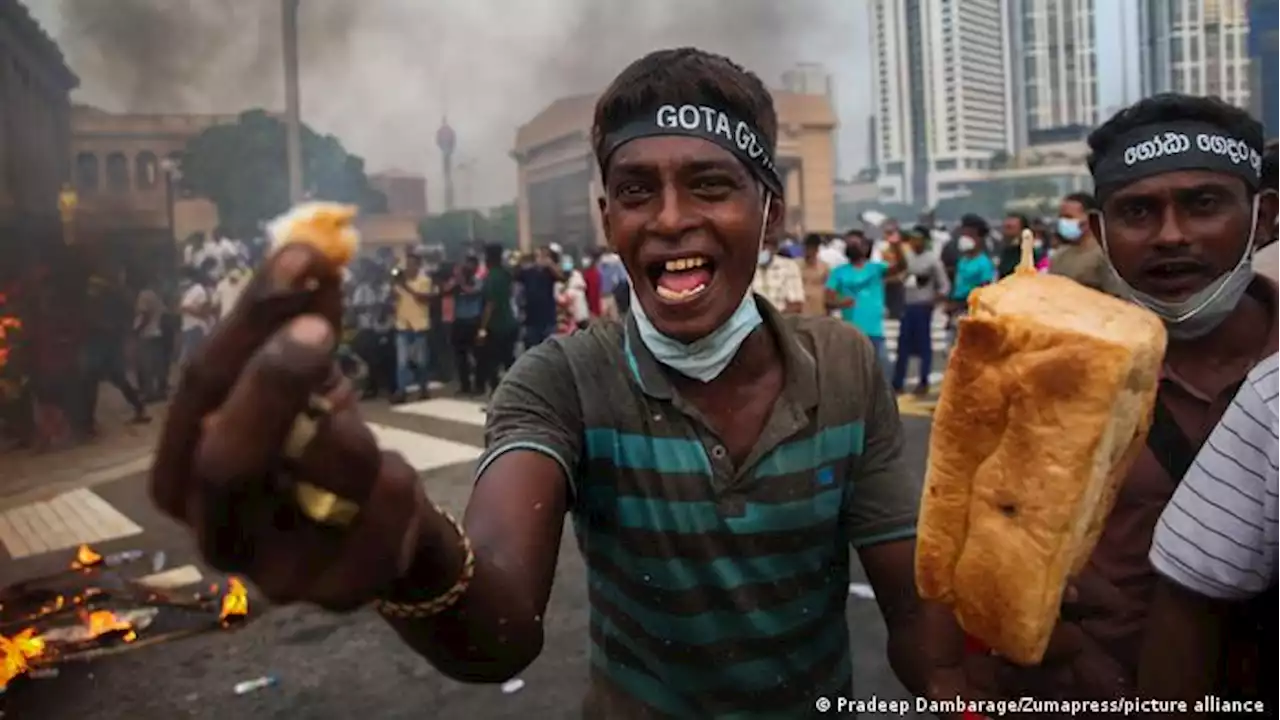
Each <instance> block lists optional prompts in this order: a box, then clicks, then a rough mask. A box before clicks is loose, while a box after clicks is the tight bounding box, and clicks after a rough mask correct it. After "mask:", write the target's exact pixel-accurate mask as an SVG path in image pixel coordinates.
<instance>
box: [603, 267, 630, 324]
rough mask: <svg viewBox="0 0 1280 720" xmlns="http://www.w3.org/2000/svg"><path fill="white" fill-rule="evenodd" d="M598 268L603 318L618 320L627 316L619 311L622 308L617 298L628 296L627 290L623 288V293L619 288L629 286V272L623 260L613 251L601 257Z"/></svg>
mask: <svg viewBox="0 0 1280 720" xmlns="http://www.w3.org/2000/svg"><path fill="white" fill-rule="evenodd" d="M598 266H599V268H600V295H601V300H600V304H601V314H602V315H603V317H606V318H609V319H611V320H617V319H618V318H620V317H622V316H623V315H625V314H626V312H625V311H620V310H619V308H620V307H622V306H621V305H619V303H618V300H617V298H618V295H619V294H621V295H623V296H624V297H625V296H626V293H627V290H626V288H625V287H623V288H622V291H621V292H620V291H619V288H620V287H622V286H626V285H627V270H626V268H624V267H623V266H622V260H620V259H619V258H618V254H617V253H615V252H612V251H608V252H605V253H604V254H603V255H601V256H600V262H599V263H598ZM624 305H625V301H624Z"/></svg>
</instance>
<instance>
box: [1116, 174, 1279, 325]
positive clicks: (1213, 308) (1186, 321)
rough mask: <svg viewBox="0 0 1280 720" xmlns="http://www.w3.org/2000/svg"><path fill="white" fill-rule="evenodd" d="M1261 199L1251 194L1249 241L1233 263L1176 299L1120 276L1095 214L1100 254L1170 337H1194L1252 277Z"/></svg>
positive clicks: (1217, 320) (1219, 317) (1229, 306)
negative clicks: (1142, 288)
mask: <svg viewBox="0 0 1280 720" xmlns="http://www.w3.org/2000/svg"><path fill="white" fill-rule="evenodd" d="M1261 200H1262V196H1261V195H1255V196H1254V198H1253V211H1252V213H1251V214H1250V216H1249V217H1250V223H1249V241H1248V242H1247V243H1246V244H1245V247H1244V250H1243V251H1242V252H1241V255H1240V259H1239V260H1238V261H1236V264H1235V266H1234V267H1232V268H1231V269H1230V270H1228V271H1227V272H1225V273H1223V274H1222V275H1220V276H1218V277H1217V278H1216V279H1214V280H1213V282H1211V283H1209V284H1208V285H1206V286H1204V287H1203V288H1201V289H1200V290H1198V291H1196V292H1195V293H1194V294H1192V295H1191V296H1190V297H1188V298H1186V299H1185V300H1178V301H1176V302H1170V301H1168V300H1161V299H1160V298H1157V297H1154V296H1152V295H1148V294H1147V293H1144V292H1142V291H1140V290H1137V289H1135V288H1134V287H1133V286H1132V285H1130V284H1129V283H1128V282H1126V281H1125V280H1124V278H1122V277H1120V273H1118V272H1116V268H1115V265H1113V264H1112V263H1111V249H1110V245H1109V244H1108V242H1107V226H1106V223H1105V221H1104V220H1103V218H1102V216H1101V215H1099V216H1098V224H1099V225H1100V226H1101V227H1100V230H1101V235H1100V237H1099V241H1100V242H1101V243H1102V250H1103V254H1104V256H1105V257H1106V258H1107V267H1108V268H1110V269H1111V274H1112V276H1114V277H1115V279H1116V285H1117V286H1118V287H1119V289H1120V291H1121V294H1123V295H1124V296H1125V297H1127V298H1128V299H1129V300H1130V301H1132V302H1134V303H1137V304H1138V305H1141V306H1142V307H1144V308H1146V309H1148V310H1150V311H1151V312H1153V313H1155V314H1156V315H1157V316H1159V318H1160V319H1161V320H1163V321H1164V326H1165V329H1166V330H1167V331H1168V333H1169V338H1170V339H1172V340H1194V339H1196V338H1200V337H1204V336H1205V335H1208V334H1209V333H1211V332H1213V330H1214V329H1215V328H1217V327H1218V326H1219V325H1221V324H1222V321H1223V320H1226V319H1227V316H1228V315H1230V314H1231V313H1232V311H1234V310H1235V309H1236V305H1238V304H1239V303H1240V298H1241V297H1243V296H1244V293H1245V291H1246V290H1248V289H1249V283H1251V282H1252V281H1253V264H1252V262H1250V261H1251V260H1252V258H1253V243H1254V235H1255V233H1256V232H1257V227H1258V212H1259V210H1260V208H1261V207H1262V205H1261Z"/></svg>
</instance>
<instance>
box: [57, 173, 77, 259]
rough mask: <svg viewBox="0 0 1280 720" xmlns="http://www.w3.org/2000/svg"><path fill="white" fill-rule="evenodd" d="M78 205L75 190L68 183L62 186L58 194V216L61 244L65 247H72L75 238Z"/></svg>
mask: <svg viewBox="0 0 1280 720" xmlns="http://www.w3.org/2000/svg"><path fill="white" fill-rule="evenodd" d="M79 205H80V196H79V195H77V194H76V191H75V188H73V187H71V185H70V183H68V184H66V185H63V186H62V191H61V192H59V193H58V215H59V217H61V218H62V242H63V243H65V244H67V245H74V244H75V242H76V237H75V229H74V228H75V225H74V223H75V220H76V208H77V207H79Z"/></svg>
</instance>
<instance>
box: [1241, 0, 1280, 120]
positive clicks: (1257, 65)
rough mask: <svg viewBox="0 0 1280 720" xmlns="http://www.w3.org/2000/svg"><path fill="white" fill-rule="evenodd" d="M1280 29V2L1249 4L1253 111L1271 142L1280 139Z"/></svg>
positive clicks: (1251, 1) (1252, 0) (1253, 1)
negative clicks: (1279, 63) (1279, 64)
mask: <svg viewBox="0 0 1280 720" xmlns="http://www.w3.org/2000/svg"><path fill="white" fill-rule="evenodd" d="M1278 27H1280V0H1249V94H1250V98H1251V100H1252V102H1251V105H1250V107H1251V110H1252V112H1253V114H1254V116H1255V117H1257V118H1258V119H1259V120H1261V121H1262V124H1263V126H1265V127H1266V129H1267V138H1268V139H1272V140H1274V139H1275V138H1276V137H1277V136H1278V135H1280V127H1277V124H1280V118H1278V117H1277V115H1280V108H1278V107H1277V103H1276V96H1277V84H1278V83H1280V75H1278V74H1277V67H1276V66H1277V59H1278V58H1280V51H1278V50H1277V47H1276V34H1277V29H1278Z"/></svg>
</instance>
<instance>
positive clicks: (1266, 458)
mask: <svg viewBox="0 0 1280 720" xmlns="http://www.w3.org/2000/svg"><path fill="white" fill-rule="evenodd" d="M1278 384H1280V379H1278V377H1277V356H1276V355H1272V356H1271V357H1269V358H1267V359H1266V360H1264V361H1263V362H1262V363H1261V364H1259V365H1258V366H1257V367H1256V368H1254V369H1253V371H1252V372H1250V373H1249V376H1248V378H1247V379H1246V380H1245V382H1244V385H1242V386H1241V387H1240V390H1239V391H1238V392H1237V393H1236V396H1235V399H1234V400H1232V402H1231V406H1230V407H1228V408H1227V411H1226V412H1225V413H1223V415H1222V420H1221V421H1220V422H1219V423H1218V425H1217V427H1215V428H1214V430H1213V432H1212V433H1210V434H1209V439H1208V440H1207V441H1206V442H1205V445H1204V447H1203V448H1202V449H1201V450H1200V454H1199V455H1197V456H1196V461H1195V464H1194V465H1192V466H1191V469H1190V470H1189V471H1188V472H1187V476H1186V477H1185V478H1183V479H1182V482H1181V483H1180V484H1179V485H1178V489H1177V491H1176V492H1174V494H1173V500H1171V501H1170V502H1169V504H1168V505H1167V506H1165V509H1164V513H1163V514H1162V515H1161V516H1160V524H1159V525H1158V526H1156V532H1155V537H1154V539H1153V540H1152V544H1151V564H1152V566H1154V567H1155V569H1156V570H1157V571H1159V572H1160V574H1161V575H1164V576H1165V577H1167V578H1169V579H1170V580H1173V581H1174V582H1176V583H1178V584H1179V585H1182V586H1183V587H1186V588H1187V589H1189V590H1192V591H1195V592H1198V593H1200V594H1201V595H1206V596H1208V597H1212V598H1218V599H1222V600H1244V599H1247V598H1250V597H1253V596H1256V595H1259V594H1261V593H1263V592H1265V591H1266V590H1268V589H1270V588H1274V587H1275V585H1276V516H1277V486H1278V485H1280V463H1278V462H1277V455H1278V454H1280V417H1278V416H1277V394H1278V393H1280V389H1278V387H1277V386H1278Z"/></svg>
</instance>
